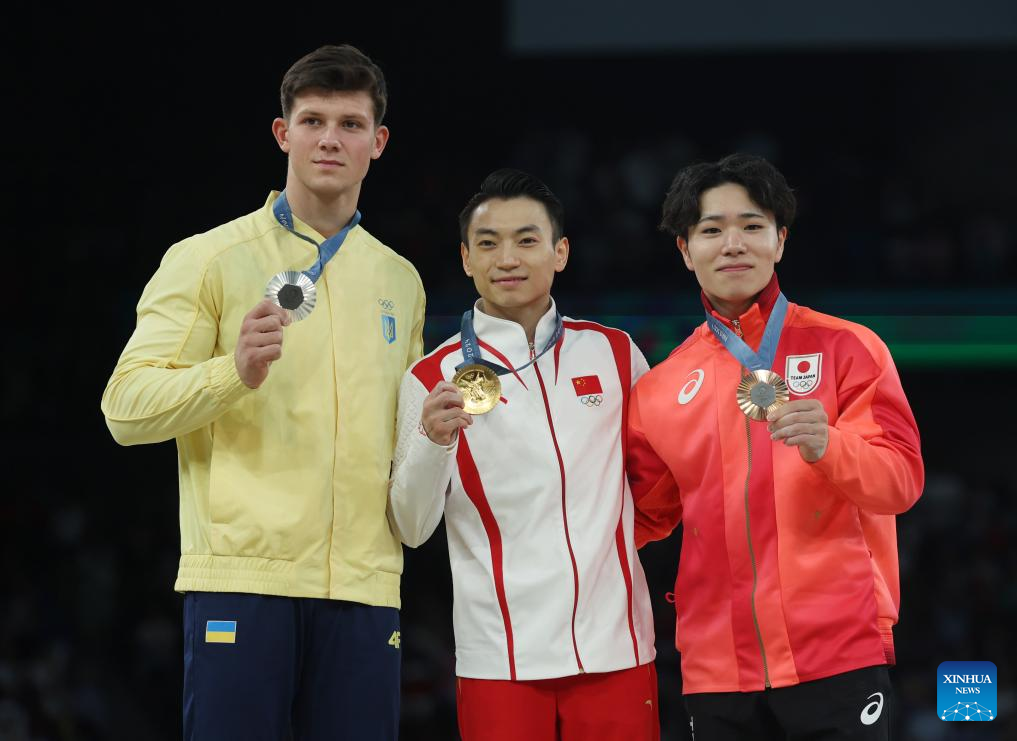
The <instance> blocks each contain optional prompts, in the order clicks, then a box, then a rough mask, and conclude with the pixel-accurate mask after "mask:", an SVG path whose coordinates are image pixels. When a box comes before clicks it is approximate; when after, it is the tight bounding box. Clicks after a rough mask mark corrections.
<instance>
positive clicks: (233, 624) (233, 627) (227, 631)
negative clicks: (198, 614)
mask: <svg viewBox="0 0 1017 741" xmlns="http://www.w3.org/2000/svg"><path fill="white" fill-rule="evenodd" d="M236 642H237V621H236V620H209V621H208V622H207V623H206V624H205V643H236Z"/></svg>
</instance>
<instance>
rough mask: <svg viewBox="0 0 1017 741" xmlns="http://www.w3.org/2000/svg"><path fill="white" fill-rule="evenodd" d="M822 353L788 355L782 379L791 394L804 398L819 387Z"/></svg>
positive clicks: (821, 374) (821, 375)
mask: <svg viewBox="0 0 1017 741" xmlns="http://www.w3.org/2000/svg"><path fill="white" fill-rule="evenodd" d="M822 371H823V353H821V352H817V353H812V354H811V355H788V356H787V366H786V368H785V373H784V378H785V380H786V381H787V387H788V389H789V390H790V391H791V393H792V394H796V395H798V396H804V395H805V394H809V393H811V392H812V390H813V389H815V388H816V386H818V385H819V382H820V380H822V377H823V373H822Z"/></svg>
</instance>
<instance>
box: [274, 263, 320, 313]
mask: <svg viewBox="0 0 1017 741" xmlns="http://www.w3.org/2000/svg"><path fill="white" fill-rule="evenodd" d="M265 298H267V299H268V300H269V301H271V302H272V303H273V304H275V305H276V306H281V307H282V308H284V309H285V310H286V311H287V312H288V313H289V315H290V319H291V320H293V321H294V322H299V321H300V320H301V319H306V318H307V317H309V316H310V315H311V312H312V311H313V310H314V304H315V303H317V300H318V290H317V288H315V286H314V281H312V280H311V279H310V278H308V277H307V276H306V275H304V274H303V273H300V272H297V271H296V270H287V271H286V272H283V273H279V274H278V275H275V276H273V277H272V280H270V281H269V282H268V285H267V286H266V287H265Z"/></svg>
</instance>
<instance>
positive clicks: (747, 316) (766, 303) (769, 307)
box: [700, 273, 780, 350]
mask: <svg viewBox="0 0 1017 741" xmlns="http://www.w3.org/2000/svg"><path fill="white" fill-rule="evenodd" d="M779 295H780V284H779V283H778V282H777V273H774V274H773V276H772V277H771V278H770V282H769V283H767V284H766V288H764V289H763V290H762V291H761V292H760V294H759V296H758V298H756V300H755V302H753V304H752V306H750V307H749V308H748V309H747V310H746V311H745V312H744V313H743V314H742V315H741V316H739V317H738V320H737V321H738V324H737V326H736V325H735V322H734V321H733V320H731V319H728V318H727V317H724V316H721V315H720V314H718V313H717V310H716V309H714V308H713V304H711V303H710V299H708V298H707V297H706V294H705V293H702V292H700V298H701V299H702V301H703V308H704V309H706V312H707V313H708V314H712V315H713V316H715V317H717V318H718V319H719V320H720V321H722V322H723V323H724V324H725V325H726V326H728V327H730V328H731V329H732V330H734V331H736V332H738V333H739V334H741V336H742V339H743V340H744V341H745V344H746V345H748V346H749V347H751V348H752V349H753V350H755V349H758V348H759V343H760V342H762V340H763V330H765V329H766V322H767V320H768V319H769V318H770V312H772V311H773V305H774V304H775V303H777V296H779ZM739 330H740V332H739ZM703 334H704V335H705V336H706V338H707V339H708V340H711V341H712V342H714V343H716V344H718V345H719V344H720V343H719V342H718V341H717V338H716V337H714V336H713V332H711V331H710V328H709V327H707V326H706V325H703Z"/></svg>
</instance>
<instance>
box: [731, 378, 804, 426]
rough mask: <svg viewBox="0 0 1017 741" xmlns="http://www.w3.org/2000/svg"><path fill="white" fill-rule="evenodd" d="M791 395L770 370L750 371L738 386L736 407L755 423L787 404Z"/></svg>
mask: <svg viewBox="0 0 1017 741" xmlns="http://www.w3.org/2000/svg"><path fill="white" fill-rule="evenodd" d="M790 398H791V394H790V392H789V391H788V388H787V384H786V383H785V382H784V379H783V378H781V377H780V376H778V375H777V374H776V373H774V372H773V371H770V370H756V371H750V372H749V374H748V375H745V376H742V380H741V383H739V384H738V406H739V407H741V410H742V411H743V412H745V416H746V417H748V418H749V419H754V420H756V421H757V422H764V421H766V415H767V414H769V413H770V412H772V411H773V410H774V409H777V408H779V407H781V406H783V405H784V404H786V403H787V402H788V400H789V399H790Z"/></svg>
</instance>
